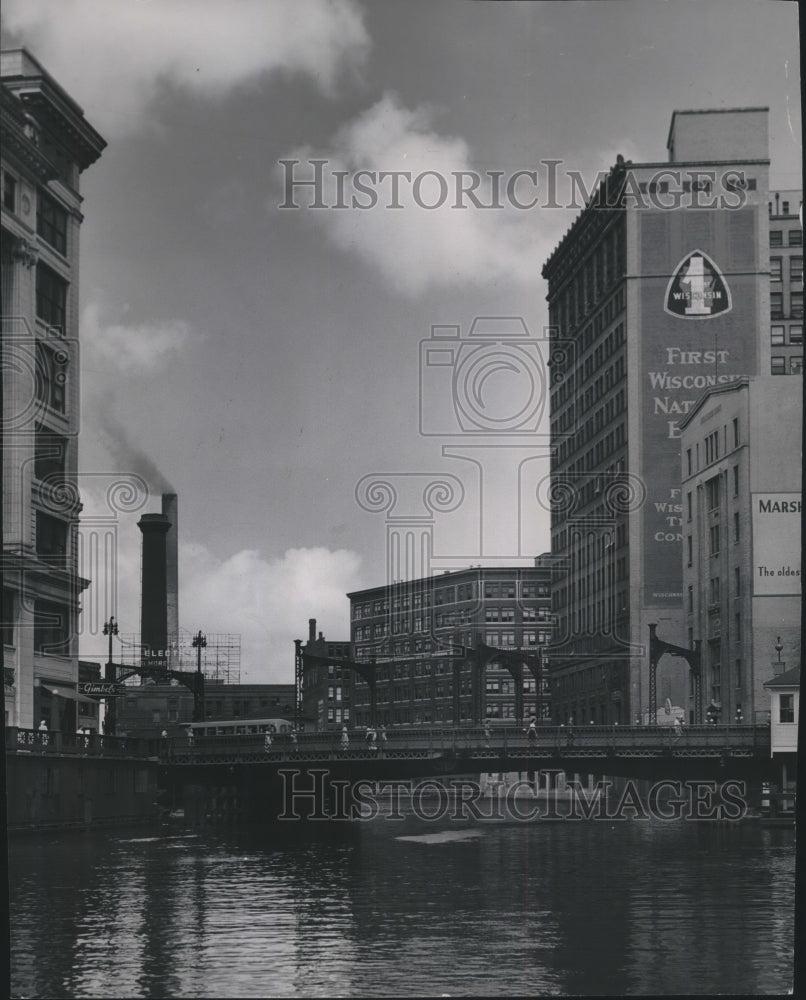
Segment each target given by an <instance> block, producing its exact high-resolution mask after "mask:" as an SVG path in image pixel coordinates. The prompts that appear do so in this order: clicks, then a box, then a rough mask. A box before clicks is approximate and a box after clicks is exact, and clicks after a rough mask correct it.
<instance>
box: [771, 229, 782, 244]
mask: <svg viewBox="0 0 806 1000" xmlns="http://www.w3.org/2000/svg"><path fill="white" fill-rule="evenodd" d="M783 237H784V234H783V230H781V229H771V230H770V246H771V247H782V246H783V245H784V238H783Z"/></svg>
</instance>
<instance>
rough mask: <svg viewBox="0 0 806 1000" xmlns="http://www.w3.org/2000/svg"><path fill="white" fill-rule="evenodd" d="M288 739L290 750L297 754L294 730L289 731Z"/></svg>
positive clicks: (295, 732)
mask: <svg viewBox="0 0 806 1000" xmlns="http://www.w3.org/2000/svg"><path fill="white" fill-rule="evenodd" d="M289 738H290V740H291V750H292V752H293V753H296V752H297V731H296V729H292V730H291V732H290V733H289Z"/></svg>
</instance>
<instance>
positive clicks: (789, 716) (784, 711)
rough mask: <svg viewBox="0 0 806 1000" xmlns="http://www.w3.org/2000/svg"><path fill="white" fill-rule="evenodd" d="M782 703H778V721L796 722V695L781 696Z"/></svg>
mask: <svg viewBox="0 0 806 1000" xmlns="http://www.w3.org/2000/svg"><path fill="white" fill-rule="evenodd" d="M779 697H780V701H779V703H778V721H779V722H784V723H787V722H794V721H795V696H794V694H782V695H779Z"/></svg>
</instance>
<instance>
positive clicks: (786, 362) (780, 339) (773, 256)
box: [768, 191, 803, 375]
mask: <svg viewBox="0 0 806 1000" xmlns="http://www.w3.org/2000/svg"><path fill="white" fill-rule="evenodd" d="M802 205H803V192H802V191H771V192H770V200H769V203H768V210H769V216H770V351H771V357H770V374H771V375H802V374H803V219H802V218H801V206H802Z"/></svg>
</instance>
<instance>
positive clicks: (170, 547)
mask: <svg viewBox="0 0 806 1000" xmlns="http://www.w3.org/2000/svg"><path fill="white" fill-rule="evenodd" d="M162 513H163V514H164V515H165V516H166V517H167V518H168V520H169V521H170V522H171V526H170V528H168V534H167V536H166V538H165V574H166V592H167V598H166V602H165V603H166V609H167V639H168V646H167V648H168V649H176V650H177V651H178V649H179V498H178V497H177V495H176V494H175V493H163V494H162Z"/></svg>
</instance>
